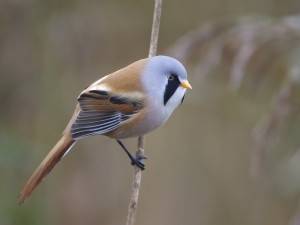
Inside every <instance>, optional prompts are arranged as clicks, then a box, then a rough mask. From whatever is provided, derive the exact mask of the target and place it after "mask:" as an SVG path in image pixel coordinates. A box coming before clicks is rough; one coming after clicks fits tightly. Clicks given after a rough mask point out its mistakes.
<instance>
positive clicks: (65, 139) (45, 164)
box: [19, 134, 75, 204]
mask: <svg viewBox="0 0 300 225" xmlns="http://www.w3.org/2000/svg"><path fill="white" fill-rule="evenodd" d="M74 143H75V141H74V140H72V138H71V137H70V135H67V134H65V135H63V136H62V138H61V139H60V140H59V141H58V142H57V144H56V145H55V146H54V147H53V148H52V149H51V151H50V152H49V153H48V155H47V156H46V158H45V159H44V160H43V161H42V162H41V164H40V165H39V167H38V168H37V169H36V170H35V171H34V173H33V174H32V175H31V177H30V178H29V179H28V181H27V183H26V184H25V186H24V187H23V189H22V191H21V193H20V196H19V204H22V203H23V202H24V200H25V199H26V198H28V197H29V196H30V195H31V193H32V192H33V190H34V189H35V188H36V187H37V186H38V185H39V183H40V182H41V181H42V179H43V178H44V177H45V176H46V175H47V174H48V173H49V172H50V171H51V170H52V169H53V167H54V166H55V165H56V164H57V163H58V162H59V161H60V159H61V158H62V157H63V156H64V155H65V154H66V153H67V151H68V150H70V149H71V147H72V146H73V144H74Z"/></svg>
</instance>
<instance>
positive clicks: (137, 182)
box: [126, 0, 162, 225]
mask: <svg viewBox="0 0 300 225" xmlns="http://www.w3.org/2000/svg"><path fill="white" fill-rule="evenodd" d="M161 5H162V0H155V5H154V14H153V23H152V31H151V40H150V48H149V57H153V56H155V55H156V52H157V43H158V34H159V26H160V16H161ZM137 147H138V149H137V151H136V156H138V155H140V156H141V155H142V156H143V155H144V136H140V137H138V146H137ZM141 181H142V170H141V169H140V168H138V167H137V166H135V167H134V177H133V183H132V189H131V196H130V201H129V206H128V215H127V221H126V225H134V222H135V217H136V212H137V204H138V199H139V192H140V187H141Z"/></svg>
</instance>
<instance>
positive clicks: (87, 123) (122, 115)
mask: <svg viewBox="0 0 300 225" xmlns="http://www.w3.org/2000/svg"><path fill="white" fill-rule="evenodd" d="M78 102H79V105H80V112H79V113H78V115H77V118H76V120H75V121H74V123H73V124H72V126H71V134H72V138H73V139H74V140H78V139H81V138H83V137H86V136H90V135H98V134H105V133H108V132H111V131H113V130H115V129H117V128H118V127H119V126H120V124H121V123H122V122H124V121H125V120H128V119H129V118H131V116H133V115H134V114H136V113H137V112H138V111H139V110H140V109H141V108H143V100H142V99H137V98H132V97H124V96H119V95H115V94H112V93H109V92H107V91H103V90H90V91H88V92H84V93H82V94H81V95H80V96H79V97H78Z"/></svg>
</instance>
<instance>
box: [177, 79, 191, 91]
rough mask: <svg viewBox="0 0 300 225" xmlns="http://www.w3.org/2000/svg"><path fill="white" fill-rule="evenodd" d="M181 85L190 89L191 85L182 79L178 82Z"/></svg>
mask: <svg viewBox="0 0 300 225" xmlns="http://www.w3.org/2000/svg"><path fill="white" fill-rule="evenodd" d="M180 86H181V87H183V88H186V89H192V85H191V84H190V82H189V81H188V80H184V81H182V82H181V84H180Z"/></svg>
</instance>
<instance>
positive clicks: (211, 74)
mask: <svg viewBox="0 0 300 225" xmlns="http://www.w3.org/2000/svg"><path fill="white" fill-rule="evenodd" d="M299 10H300V5H299V2H298V1H295V0H285V1H279V0H263V1H258V0H253V1H239V0H226V1H217V0H210V1H197V0H186V1H184V2H182V1H180V0H172V1H171V0H164V2H163V10H162V24H161V32H160V38H159V53H160V54H168V55H172V56H175V57H177V58H179V59H180V60H182V61H183V62H184V63H185V64H186V66H187V68H188V71H189V76H190V81H191V83H192V85H193V90H192V91H190V92H189V93H188V94H187V96H186V99H185V102H184V104H183V105H182V106H181V107H180V108H179V109H178V110H177V111H176V113H175V114H174V115H173V117H172V118H171V119H170V120H169V121H168V123H167V124H166V125H165V126H164V127H162V128H160V129H159V130H157V131H156V132H154V133H151V134H149V135H148V136H147V138H146V155H147V156H148V158H149V159H148V160H147V162H146V165H147V169H146V170H145V172H144V173H143V181H142V189H141V195H140V201H139V207H138V214H137V223H136V224H140V225H153V224H162V225H171V224H172V225H182V224H185V225H195V224H199V225H241V224H243V225H268V224H270V225H285V224H288V225H299V224H300V205H299V194H300V152H299V150H300V137H299V134H300V116H299V112H300V98H299V97H300V83H299V82H300V64H299V59H300V48H299V47H300V15H299V16H298V15H297V13H299ZM152 13H153V1H137V0H133V1H128V0H123V1H116V0H109V1H108V0H102V1H92V0H90V1H80V0H65V1H58V0H44V1H37V0H25V1H22V0H0V78H1V80H0V102H1V107H0V178H1V181H0V224H1V225H40V224H43V225H52V224H57V225H83V224H84V225H94V224H105V225H116V224H124V222H125V219H126V215H127V205H128V201H129V194H130V188H131V182H132V175H133V169H132V167H131V166H130V164H129V161H128V159H127V157H126V156H125V154H124V153H123V152H122V150H121V149H120V147H119V146H118V145H117V144H116V143H115V142H114V141H112V140H110V139H108V138H106V137H91V138H88V139H85V140H82V141H80V143H79V144H78V145H76V147H75V148H74V150H73V152H72V154H69V155H68V156H67V157H65V158H64V159H63V163H60V164H59V165H58V166H57V167H56V168H55V169H54V171H53V172H52V173H51V174H50V175H49V176H48V177H47V179H46V180H45V181H44V182H43V183H42V185H41V186H39V188H38V189H37V190H36V191H35V192H34V194H33V195H32V197H31V198H30V199H29V200H28V201H27V202H25V204H24V205H22V206H19V205H17V196H18V193H19V191H20V189H21V187H22V186H23V184H24V182H25V181H26V179H27V178H28V177H29V176H30V175H31V173H32V172H33V170H34V169H35V168H36V167H37V165H38V164H39V163H40V161H41V160H42V159H43V157H44V156H45V155H46V154H47V152H48V151H49V150H50V148H51V147H52V146H53V145H54V144H55V143H56V141H57V140H58V138H59V137H60V135H61V132H62V130H63V129H64V127H65V125H66V124H67V122H68V119H69V118H70V116H71V115H72V113H73V109H74V106H75V104H76V97H77V95H78V94H79V93H80V92H81V90H82V89H83V88H85V87H86V86H87V85H89V84H90V83H92V82H93V81H95V80H96V79H99V78H100V77H101V76H103V75H105V74H107V73H110V72H112V71H114V70H116V69H118V68H120V67H123V66H125V65H127V64H129V63H131V62H132V61H135V60H137V59H140V58H143V57H146V56H147V54H148V45H149V37H150V32H151V30H150V29H151V23H152ZM126 144H127V145H128V146H129V147H130V149H131V150H132V151H135V149H136V140H134V139H133V140H128V141H126Z"/></svg>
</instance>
